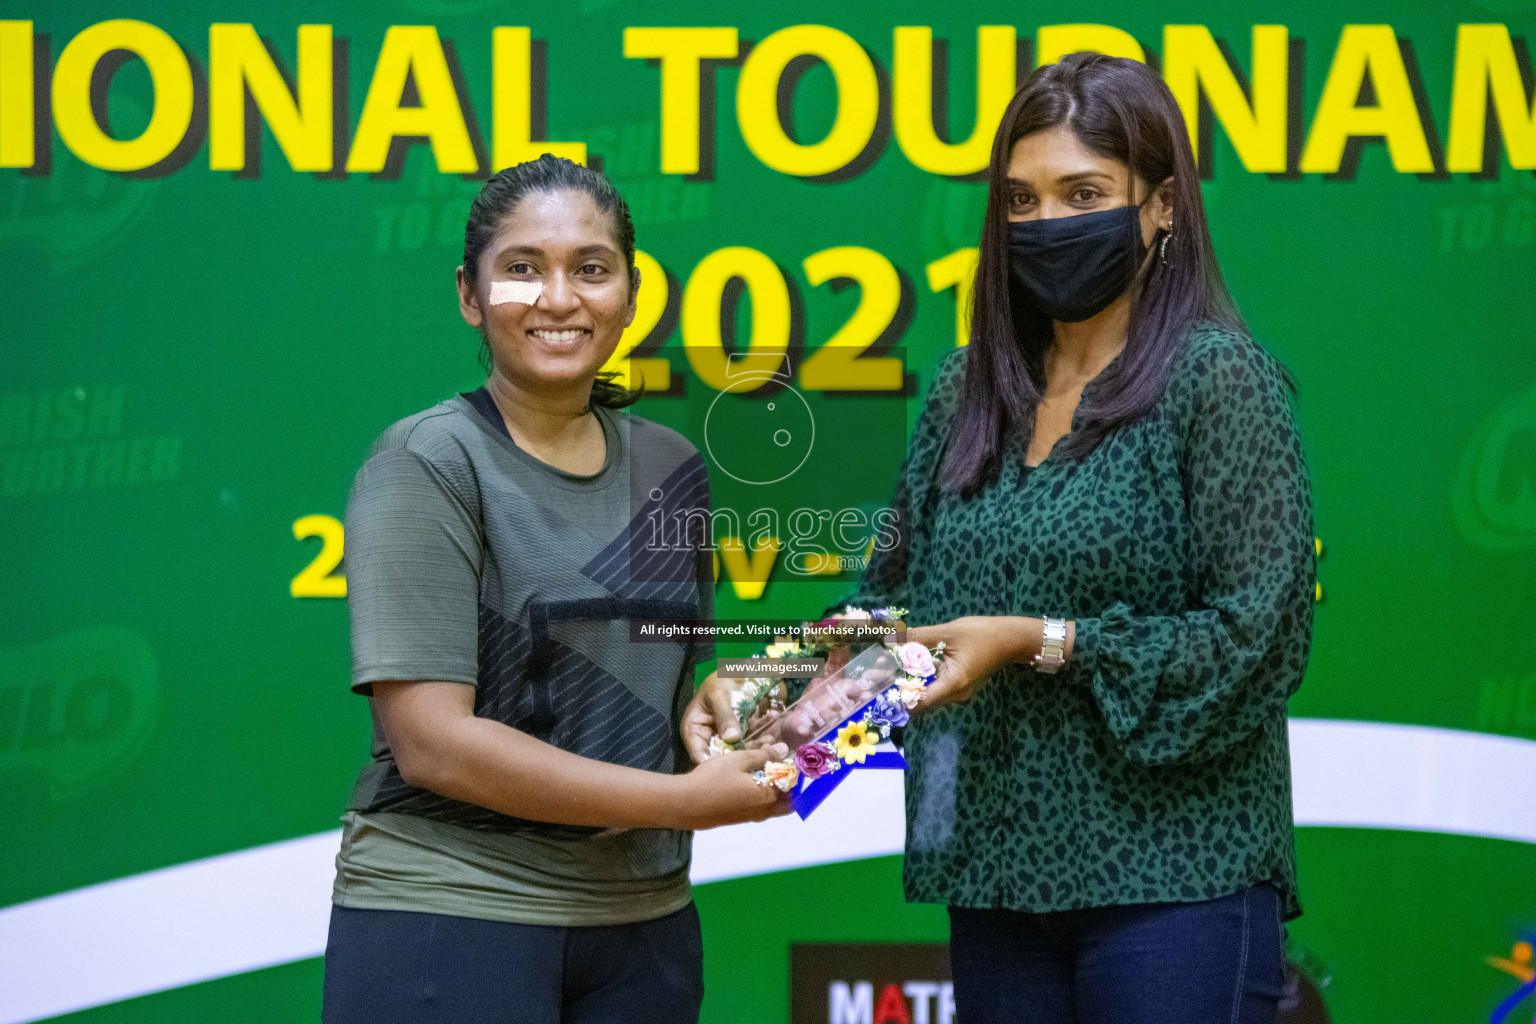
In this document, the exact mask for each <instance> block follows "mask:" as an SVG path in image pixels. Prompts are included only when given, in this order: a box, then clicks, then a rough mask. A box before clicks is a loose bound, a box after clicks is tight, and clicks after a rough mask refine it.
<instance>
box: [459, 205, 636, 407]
mask: <svg viewBox="0 0 1536 1024" xmlns="http://www.w3.org/2000/svg"><path fill="white" fill-rule="evenodd" d="M498 282H522V283H525V284H533V285H541V286H542V288H543V290H542V292H540V294H539V296H538V298H537V299H536V300H534V301H533V303H532V304H531V305H530V304H527V303H525V302H520V301H501V302H497V303H495V304H492V301H491V300H492V291H493V288H495V286H496V285H497V283H498ZM458 289H459V313H460V314H461V315H462V316H463V317H464V321H465V322H466V323H468V324H469V325H470V326H471V327H475V328H478V329H479V330H480V332H481V334H482V335H483V336H484V337H485V340H486V344H487V346H488V347H489V348H490V352H491V364H492V373H493V374H497V375H500V376H502V377H505V378H506V379H507V380H508V381H509V382H510V383H512V384H513V385H515V386H516V387H518V388H519V389H521V390H525V391H533V392H548V391H565V390H573V389H580V388H586V389H588V390H590V388H591V385H592V381H593V380H594V379H595V378H596V376H597V372H598V370H600V369H601V368H602V365H603V364H604V363H605V362H607V360H608V357H609V356H611V355H612V354H613V351H614V349H615V348H616V347H617V346H618V344H619V336H620V335H622V334H623V333H624V328H626V327H628V326H629V323H630V321H632V320H633V319H634V318H635V293H636V291H637V287H636V286H635V285H634V284H633V283H632V282H631V280H630V273H629V267H628V266H627V265H626V263H625V260H624V252H623V250H622V249H621V248H620V247H619V240H618V237H617V233H616V231H615V230H614V218H613V215H612V214H609V213H606V212H604V211H603V210H601V209H600V208H599V207H598V206H597V204H596V203H594V202H593V201H592V197H591V196H589V195H587V194H586V193H585V192H582V191H578V190H570V189H562V190H559V191H554V192H532V193H529V194H528V195H526V196H524V197H523V199H522V200H521V201H520V202H519V203H518V204H517V205H516V206H515V207H513V209H512V210H511V212H510V213H508V214H507V215H506V216H505V217H503V218H502V221H501V224H500V226H499V228H498V230H497V232H496V235H495V237H493V238H492V239H491V242H490V244H489V245H487V246H486V247H485V250H484V251H483V252H482V253H481V254H480V259H479V265H478V266H477V267H476V268H475V272H474V274H473V275H470V274H467V273H465V268H464V267H460V268H459V270H458ZM495 290H496V291H498V292H506V291H511V292H513V293H514V294H515V293H517V292H518V291H519V290H518V289H507V288H506V285H505V284H503V285H502V287H501V288H495ZM497 297H498V298H500V297H501V296H497ZM517 297H520V298H521V297H525V296H522V295H518V296H517Z"/></svg>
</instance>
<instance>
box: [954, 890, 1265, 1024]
mask: <svg viewBox="0 0 1536 1024" xmlns="http://www.w3.org/2000/svg"><path fill="white" fill-rule="evenodd" d="M949 923H950V940H949V956H950V963H951V969H952V971H953V976H954V984H955V1011H956V1019H957V1020H959V1021H962V1022H964V1024H1271V1022H1272V1021H1274V1019H1275V1012H1276V1008H1277V1006H1278V1004H1279V1001H1280V997H1281V994H1282V992H1283V990H1284V983H1285V951H1284V946H1285V939H1284V930H1283V928H1282V925H1281V922H1280V894H1279V893H1278V892H1277V891H1276V890H1275V888H1274V887H1273V886H1271V885H1269V884H1268V883H1260V884H1259V885H1255V886H1253V887H1252V888H1249V889H1244V890H1243V891H1242V892H1237V893H1233V894H1232V895H1230V896H1223V897H1221V898H1220V899H1214V900H1206V901H1204V902H1200V903H1151V904H1138V905H1133V906H1123V907H1094V908H1091V909H1088V910H1068V911H1058V912H1054V913H1046V914H1023V913H1017V912H1015V911H1011V910H966V909H964V908H961V907H950V908H949Z"/></svg>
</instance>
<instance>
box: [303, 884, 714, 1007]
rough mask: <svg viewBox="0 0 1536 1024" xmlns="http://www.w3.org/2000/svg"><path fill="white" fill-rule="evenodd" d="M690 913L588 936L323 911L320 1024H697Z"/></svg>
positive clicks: (696, 958)
mask: <svg viewBox="0 0 1536 1024" xmlns="http://www.w3.org/2000/svg"><path fill="white" fill-rule="evenodd" d="M703 966H704V959H703V944H702V941H701V938H700V934H699V915H698V912H697V911H696V910H695V909H694V907H693V904H691V903H690V904H689V905H688V906H686V907H684V908H683V909H682V910H679V911H677V912H676V913H673V914H668V915H667V916H666V917H662V918H657V919H656V920H654V921H641V922H639V923H637V924H626V925H604V926H598V927H591V928H556V927H549V926H544V925H529V924H509V923H505V922H501V921H481V920H477V919H475V918H469V917H449V916H447V915H444V914H414V913H407V912H404V911H396V910H350V909H348V908H346V907H332V908H331V931H330V937H329V940H328V941H327V943H326V947H325V997H324V1005H323V1009H322V1011H321V1020H322V1021H324V1022H325V1024H513V1022H517V1024H523V1022H527V1024H546V1022H547V1024H632V1022H636V1021H639V1022H644V1024H697V1021H698V1019H699V1005H700V1003H702V1002H703V999H704V973H703Z"/></svg>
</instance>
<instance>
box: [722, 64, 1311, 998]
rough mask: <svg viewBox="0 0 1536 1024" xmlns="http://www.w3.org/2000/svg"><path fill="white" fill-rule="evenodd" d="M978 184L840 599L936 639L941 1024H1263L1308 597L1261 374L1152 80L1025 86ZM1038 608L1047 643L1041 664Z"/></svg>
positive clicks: (931, 852)
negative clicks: (1055, 633) (943, 315)
mask: <svg viewBox="0 0 1536 1024" xmlns="http://www.w3.org/2000/svg"><path fill="white" fill-rule="evenodd" d="M990 177H991V184H990V193H989V199H988V205H987V213H986V222H985V224H984V226H983V229H982V237H981V246H980V254H979V261H978V270H977V279H976V287H975V291H974V310H973V318H972V331H971V341H970V344H969V346H968V347H966V348H965V349H962V350H959V351H957V352H955V353H953V354H952V355H950V356H949V357H948V358H946V359H945V360H944V361H943V363H942V365H941V366H940V367H939V369H938V372H937V375H936V378H935V380H934V382H933V384H932V386H931V388H930V391H929V394H928V397H927V401H926V404H925V408H924V410H923V412H922V414H921V417H920V419H919V422H918V425H917V428H916V431H915V433H914V436H913V438H912V441H911V446H910V449H909V452H908V458H907V462H906V465H905V467H904V469H903V472H902V477H901V483H900V486H899V488H898V500H897V503H896V507H897V508H898V510H899V511H900V512H901V514H902V518H903V522H904V526H905V529H903V530H902V535H903V540H904V541H905V543H904V544H903V545H900V546H898V547H896V548H895V549H893V550H892V551H890V552H887V553H885V554H884V555H882V556H878V557H877V558H876V560H875V561H874V562H873V563H872V564H871V566H870V568H869V571H868V572H867V574H866V577H865V580H864V583H863V584H862V586H861V587H860V589H859V591H858V592H857V593H855V594H853V595H850V598H849V603H851V604H853V605H854V606H856V607H862V608H871V607H880V606H902V607H906V608H908V609H909V610H910V612H909V615H908V619H909V621H910V622H913V623H919V624H925V625H923V626H921V627H920V628H915V629H912V630H911V631H910V632H909V637H912V638H915V639H918V640H921V641H923V642H924V643H927V644H930V645H932V644H934V643H936V642H938V641H940V640H942V641H944V642H945V644H946V645H947V656H946V659H945V661H944V662H943V665H942V670H941V673H940V675H939V678H938V680H937V681H936V682H935V683H934V684H933V686H932V687H930V690H929V694H928V696H927V698H926V699H925V702H924V704H923V705H922V706H921V707H920V711H921V713H920V714H918V715H916V716H915V717H914V718H913V721H912V723H911V725H910V726H909V727H908V728H907V730H906V736H905V746H906V753H907V759H908V762H909V764H910V770H909V771H908V773H907V788H906V802H907V849H906V863H905V885H906V894H907V898H908V899H909V900H912V901H920V902H932V903H944V904H947V905H948V906H949V908H950V920H951V959H952V964H953V970H954V985H955V998H956V1001H957V1008H958V1014H959V1017H960V1019H961V1020H963V1021H964V1022H965V1024H987V1022H993V1021H999V1022H1000V1021H1010V1022H1012V1021H1049V1022H1057V1021H1061V1022H1069V1021H1106V1022H1107V1021H1111V1020H1112V1021H1115V1022H1116V1024H1126V1022H1140V1021H1145V1022H1148V1024H1153V1022H1155V1024H1177V1022H1185V1021H1188V1022H1205V1021H1212V1022H1214V1021H1221V1022H1223V1024H1226V1022H1236V1021H1242V1022H1257V1021H1272V1020H1273V1019H1274V1016H1275V1013H1276V1007H1277V1003H1278V1000H1279V998H1280V996H1281V993H1282V990H1283V982H1284V979H1283V971H1284V954H1283V945H1284V936H1283V928H1282V923H1281V922H1282V921H1283V920H1286V919H1289V918H1292V917H1294V916H1296V915H1297V914H1299V913H1300V904H1299V902H1298V899H1297V889H1296V869H1295V850H1294V843H1293V838H1292V819H1291V796H1290V792H1291V791H1290V770H1289V754H1288V749H1287V730H1286V701H1287V698H1288V697H1289V696H1290V695H1291V694H1292V693H1294V692H1295V691H1296V689H1297V687H1298V686H1299V685H1300V683H1301V678H1302V672H1303V669H1304V667H1305V664H1306V659H1307V652H1308V647H1309V643H1310V635H1311V621H1312V601H1313V589H1314V552H1313V544H1314V541H1313V533H1312V514H1311V504H1310V496H1309V488H1308V481H1307V471H1306V466H1305V463H1304V461H1303V458H1302V451H1301V446H1300V443H1299V441H1298V438H1297V431H1296V426H1295V423H1294V421H1293V418H1292V412H1291V405H1290V395H1289V389H1288V384H1287V380H1286V375H1285V373H1284V371H1283V370H1282V369H1281V368H1280V366H1279V365H1278V364H1277V363H1276V361H1275V360H1274V359H1273V358H1272V357H1271V356H1269V355H1268V354H1267V353H1266V352H1265V351H1264V350H1263V349H1262V348H1260V347H1259V346H1258V345H1257V344H1256V343H1254V342H1253V341H1252V340H1251V339H1250V338H1249V336H1248V334H1247V331H1246V329H1245V327H1244V325H1243V323H1242V320H1241V319H1240V317H1239V316H1238V314H1237V312H1236V310H1235V309H1234V307H1233V305H1232V302H1231V300H1230V298H1229V296H1228V294H1227V291H1226V287H1225V285H1224V284H1223V282H1222V278H1221V273H1220V270H1219V269H1218V267H1217V265H1216V261H1215V257H1214V255H1213V251H1212V245H1211V240H1210V235H1209V233H1208V230H1207V227H1206V223H1205V214H1204V210H1203V207H1202V203H1201V194H1200V188H1199V180H1198V176H1197V172H1196V169H1195V166H1194V163H1193V160H1192V158H1191V148H1190V142H1189V138H1188V136H1187V134H1186V131H1185V128H1184V121H1183V118H1182V115H1181V114H1180V112H1179V109H1178V107H1177V106H1176V104H1175V103H1174V100H1173V98H1172V96H1171V95H1170V94H1169V93H1168V90H1167V88H1166V87H1165V86H1164V85H1163V83H1162V81H1161V80H1160V79H1159V78H1158V77H1157V76H1156V75H1155V74H1154V73H1153V72H1151V71H1150V70H1148V69H1147V68H1146V67H1145V66H1144V65H1142V64H1139V63H1137V62H1135V61H1129V60H1123V59H1118V58H1109V57H1103V56H1099V55H1096V54H1074V55H1071V56H1069V57H1067V58H1065V59H1063V60H1062V61H1061V62H1059V63H1058V64H1055V65H1051V66H1047V67H1044V68H1041V69H1040V70H1038V71H1036V72H1035V73H1034V74H1033V75H1032V76H1031V77H1030V78H1029V79H1028V80H1027V81H1026V82H1025V83H1024V85H1023V87H1022V88H1021V90H1020V92H1019V93H1018V95H1017V96H1016V97H1015V98H1014V100H1013V102H1012V103H1011V105H1010V106H1009V107H1008V109H1007V111H1006V113H1005V114H1004V116H1003V120H1002V125H1001V127H1000V129H999V132H998V136H997V141H996V143H995V144H994V147H993V158H992V168H991V176H990ZM1046 617H1052V618H1055V619H1058V620H1065V623H1064V627H1065V637H1064V643H1063V644H1062V645H1061V647H1060V648H1058V649H1057V650H1054V651H1049V652H1046V653H1045V654H1044V655H1042V645H1043V634H1044V620H1045V618H1046ZM1055 654H1064V655H1065V662H1064V663H1063V664H1059V665H1056V664H1053V663H1054V662H1055V661H1056V658H1054V657H1051V655H1055ZM1037 658H1038V659H1039V660H1037ZM1052 668H1059V670H1057V671H1054V672H1048V671H1045V670H1046V669H1052ZM706 689H707V687H706ZM701 694H702V691H701ZM703 696H704V700H703V701H702V703H705V704H707V702H708V695H707V694H703Z"/></svg>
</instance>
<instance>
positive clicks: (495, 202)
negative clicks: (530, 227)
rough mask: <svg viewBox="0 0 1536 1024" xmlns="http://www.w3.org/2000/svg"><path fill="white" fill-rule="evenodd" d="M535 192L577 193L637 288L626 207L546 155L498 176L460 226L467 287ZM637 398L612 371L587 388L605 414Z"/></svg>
mask: <svg viewBox="0 0 1536 1024" xmlns="http://www.w3.org/2000/svg"><path fill="white" fill-rule="evenodd" d="M535 192H580V193H583V194H585V195H586V196H588V197H589V198H590V199H591V200H592V203H593V205H595V206H596V207H597V208H598V209H599V210H601V211H603V212H604V213H606V214H608V215H609V216H610V217H612V218H613V234H614V238H615V239H616V240H617V241H618V243H619V248H620V249H621V250H622V251H623V253H624V265H625V269H626V270H627V271H628V274H629V281H630V287H631V288H635V287H637V286H638V285H639V272H638V271H637V270H636V269H635V222H634V221H633V220H632V219H631V218H630V215H629V204H628V203H626V202H624V197H623V196H621V195H619V190H618V189H616V188H614V187H613V182H611V181H609V180H608V178H607V177H606V176H605V175H604V174H603V173H602V172H601V171H596V170H593V169H592V168H590V167H585V166H583V165H581V164H578V163H575V162H574V161H571V160H566V159H565V158H563V157H558V156H554V155H553V154H550V153H546V154H544V155H543V156H541V157H539V158H538V159H537V160H528V161H525V162H523V163H520V164H514V165H513V166H511V167H507V168H504V169H503V170H500V171H497V172H496V173H495V174H493V175H491V177H490V180H488V181H487V182H486V183H485V184H484V185H483V186H481V188H480V194H479V195H477V196H475V201H474V202H473V203H472V204H471V205H470V208H469V220H468V222H467V223H466V224H465V225H464V273H465V274H466V275H467V276H468V277H469V279H470V280H471V281H473V280H475V279H476V276H477V274H478V271H479V269H480V257H481V256H482V255H483V254H484V253H485V250H486V247H487V246H489V245H490V244H491V240H492V239H493V238H495V237H496V232H497V231H498V230H500V228H501V225H502V223H503V222H504V221H505V220H506V218H507V217H509V216H511V215H512V213H513V211H514V210H516V209H517V206H518V204H519V203H521V202H522V201H523V200H524V199H525V198H526V197H527V196H529V195H530V194H532V193H535ZM483 340H484V339H483V338H482V341H483ZM480 359H481V362H482V363H483V364H485V366H486V369H487V370H489V369H490V349H489V347H488V346H485V345H482V347H481V351H480ZM640 394H641V393H640V392H638V391H630V390H629V389H628V388H626V387H624V386H623V385H622V384H619V383H618V374H617V373H613V372H611V371H610V372H607V373H600V374H598V376H597V380H595V381H593V383H592V404H593V405H601V406H604V407H606V408H609V409H617V408H620V407H622V406H626V405H630V404H631V403H633V402H635V401H637V400H638V399H639V398H640Z"/></svg>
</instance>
